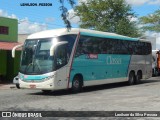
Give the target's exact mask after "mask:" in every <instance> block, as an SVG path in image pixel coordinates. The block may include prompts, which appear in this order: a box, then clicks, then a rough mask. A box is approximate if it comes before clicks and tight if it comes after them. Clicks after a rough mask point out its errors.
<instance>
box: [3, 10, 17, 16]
mask: <svg viewBox="0 0 160 120" xmlns="http://www.w3.org/2000/svg"><path fill="white" fill-rule="evenodd" d="M0 17H8V18H17V16H16V15H15V14H11V15H9V14H8V13H7V11H4V10H1V9H0Z"/></svg>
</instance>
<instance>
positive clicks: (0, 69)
mask: <svg viewBox="0 0 160 120" xmlns="http://www.w3.org/2000/svg"><path fill="white" fill-rule="evenodd" d="M6 61H7V51H4V50H0V75H3V76H5V75H6V70H7V66H6Z"/></svg>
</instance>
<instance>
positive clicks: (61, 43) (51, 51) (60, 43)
mask: <svg viewBox="0 0 160 120" xmlns="http://www.w3.org/2000/svg"><path fill="white" fill-rule="evenodd" d="M67 43H68V42H67V41H62V42H58V43H57V44H53V45H52V46H51V48H50V56H53V55H54V48H55V47H57V46H59V45H63V44H67Z"/></svg>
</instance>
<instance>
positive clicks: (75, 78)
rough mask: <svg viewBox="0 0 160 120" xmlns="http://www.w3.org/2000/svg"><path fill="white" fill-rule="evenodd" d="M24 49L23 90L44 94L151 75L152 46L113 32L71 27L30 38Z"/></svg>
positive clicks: (43, 32)
mask: <svg viewBox="0 0 160 120" xmlns="http://www.w3.org/2000/svg"><path fill="white" fill-rule="evenodd" d="M19 47H23V48H22V55H21V63H20V70H19V75H18V76H19V85H20V87H21V88H28V89H40V90H43V91H49V90H60V89H68V88H72V90H73V91H76V92H78V91H80V90H81V89H82V87H84V86H92V85H100V84H107V83H115V82H124V81H128V83H129V84H130V85H132V84H135V83H139V82H140V80H141V79H147V78H150V77H151V76H152V62H151V59H152V51H151V43H150V42H147V41H143V40H140V39H138V38H131V37H126V36H122V35H118V34H114V33H107V32H100V31H94V30H86V29H78V28H72V29H71V31H67V30H66V29H55V30H47V31H42V32H38V33H35V34H32V35H30V36H29V37H28V38H27V39H26V40H25V43H24V45H20V46H16V47H14V48H13V50H12V56H13V57H14V56H15V50H16V49H17V48H19Z"/></svg>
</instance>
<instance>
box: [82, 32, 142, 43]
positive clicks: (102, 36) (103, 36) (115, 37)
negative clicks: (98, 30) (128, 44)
mask: <svg viewBox="0 0 160 120" xmlns="http://www.w3.org/2000/svg"><path fill="white" fill-rule="evenodd" d="M81 35H86V36H93V37H101V38H111V39H120V40H128V41H138V40H139V38H131V37H125V36H124V37H123V36H116V35H115V36H114V35H113V36H112V35H102V34H92V33H87V32H81Z"/></svg>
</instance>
